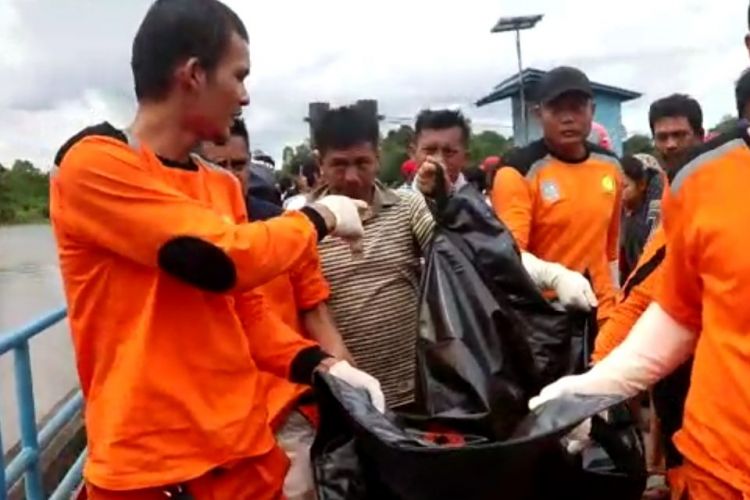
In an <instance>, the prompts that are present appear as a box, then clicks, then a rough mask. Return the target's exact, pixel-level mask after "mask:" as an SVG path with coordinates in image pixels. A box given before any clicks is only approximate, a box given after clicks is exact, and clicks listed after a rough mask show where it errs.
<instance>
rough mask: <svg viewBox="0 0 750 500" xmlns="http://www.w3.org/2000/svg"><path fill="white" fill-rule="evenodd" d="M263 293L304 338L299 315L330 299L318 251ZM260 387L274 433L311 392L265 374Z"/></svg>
mask: <svg viewBox="0 0 750 500" xmlns="http://www.w3.org/2000/svg"><path fill="white" fill-rule="evenodd" d="M251 216H252V215H251ZM261 289H262V291H263V295H264V297H265V298H266V299H267V300H268V304H269V306H270V308H271V310H272V311H273V312H275V313H276V315H277V316H278V317H279V319H280V320H281V321H283V322H284V323H285V324H286V325H287V326H289V328H291V329H292V330H294V331H295V332H299V333H300V334H301V335H305V331H304V327H303V325H302V322H301V321H300V314H302V313H303V312H304V311H306V310H309V309H312V308H314V307H316V306H318V305H319V304H321V303H322V302H325V301H326V300H328V298H329V297H330V295H331V290H330V287H329V286H328V282H327V281H326V279H325V278H324V277H323V271H322V270H321V267H320V258H319V256H318V253H317V252H315V251H313V252H310V253H309V254H307V255H305V256H304V257H303V258H302V259H300V261H299V262H298V263H297V264H295V266H294V267H293V268H292V270H291V271H289V272H288V273H286V274H284V275H282V276H279V277H277V278H275V279H273V280H271V281H270V282H269V283H267V284H265V285H263V287H261ZM261 384H262V385H263V387H264V388H265V391H266V393H267V394H268V396H267V398H268V401H267V404H268V420H269V422H270V423H271V427H272V428H274V429H276V428H277V427H278V426H279V425H281V424H282V422H283V420H284V418H285V416H286V415H287V412H288V411H289V410H290V409H291V408H292V406H293V405H294V404H295V403H296V402H297V401H298V400H299V398H300V397H301V396H302V395H303V394H305V393H306V392H309V391H310V387H309V386H307V385H303V384H294V383H292V382H290V381H289V380H288V379H287V378H281V377H278V376H276V375H273V374H271V373H265V372H264V373H262V374H261Z"/></svg>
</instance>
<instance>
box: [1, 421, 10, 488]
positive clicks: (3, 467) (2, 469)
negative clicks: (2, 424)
mask: <svg viewBox="0 0 750 500" xmlns="http://www.w3.org/2000/svg"><path fill="white" fill-rule="evenodd" d="M3 450H5V448H3V431H2V429H0V499H3V500H5V492H6V491H8V485H7V484H6V482H5V458H4V454H5V452H4V451H3Z"/></svg>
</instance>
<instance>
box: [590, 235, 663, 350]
mask: <svg viewBox="0 0 750 500" xmlns="http://www.w3.org/2000/svg"><path fill="white" fill-rule="evenodd" d="M665 245H666V236H665V234H664V229H663V228H662V227H661V226H657V227H656V228H654V232H653V233H652V235H651V237H650V238H649V240H648V242H647V243H646V246H645V247H643V253H642V254H641V258H640V259H639V260H638V264H637V265H636V267H635V269H634V270H633V272H632V273H631V275H630V276H629V277H628V280H627V281H626V282H625V285H624V286H623V288H622V290H621V291H620V292H619V294H618V296H617V304H616V305H615V307H614V308H613V309H612V313H611V314H610V316H609V320H608V321H607V322H606V323H605V324H604V326H603V327H602V328H601V329H600V330H599V334H598V335H597V336H596V344H595V346H594V354H593V355H592V361H594V362H595V363H596V362H599V361H601V360H602V359H604V358H605V357H606V356H607V355H608V354H609V353H610V352H612V350H613V349H614V348H615V347H617V346H618V345H620V344H621V343H622V341H623V340H625V338H626V337H627V336H628V334H629V333H630V330H631V329H632V328H633V325H635V323H636V321H638V318H640V317H641V314H643V312H644V311H645V310H646V308H647V307H648V306H649V305H650V304H651V302H653V300H654V296H655V295H656V290H657V289H658V286H659V282H660V280H661V274H662V268H661V263H662V261H663V260H664V256H665V254H666V247H665Z"/></svg>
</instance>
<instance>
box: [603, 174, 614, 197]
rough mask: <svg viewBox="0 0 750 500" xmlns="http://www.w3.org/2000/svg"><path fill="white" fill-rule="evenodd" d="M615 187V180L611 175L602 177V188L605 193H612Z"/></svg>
mask: <svg viewBox="0 0 750 500" xmlns="http://www.w3.org/2000/svg"><path fill="white" fill-rule="evenodd" d="M616 186H617V185H616V184H615V180H614V179H613V178H612V176H611V175H605V176H604V177H602V187H603V188H604V192H605V193H614V192H615V187H616Z"/></svg>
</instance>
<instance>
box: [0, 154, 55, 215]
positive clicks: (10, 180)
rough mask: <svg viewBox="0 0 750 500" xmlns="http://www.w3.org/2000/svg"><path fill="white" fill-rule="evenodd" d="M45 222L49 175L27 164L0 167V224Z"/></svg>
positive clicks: (47, 212) (47, 209) (22, 161)
mask: <svg viewBox="0 0 750 500" xmlns="http://www.w3.org/2000/svg"><path fill="white" fill-rule="evenodd" d="M47 219H49V173H47V172H42V171H41V170H39V169H38V168H36V167H35V166H34V165H33V164H32V163H31V162H30V161H28V160H16V161H15V162H13V165H12V166H11V167H10V168H6V167H4V166H3V165H2V164H0V224H17V223H28V222H41V221H45V220H47Z"/></svg>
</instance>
